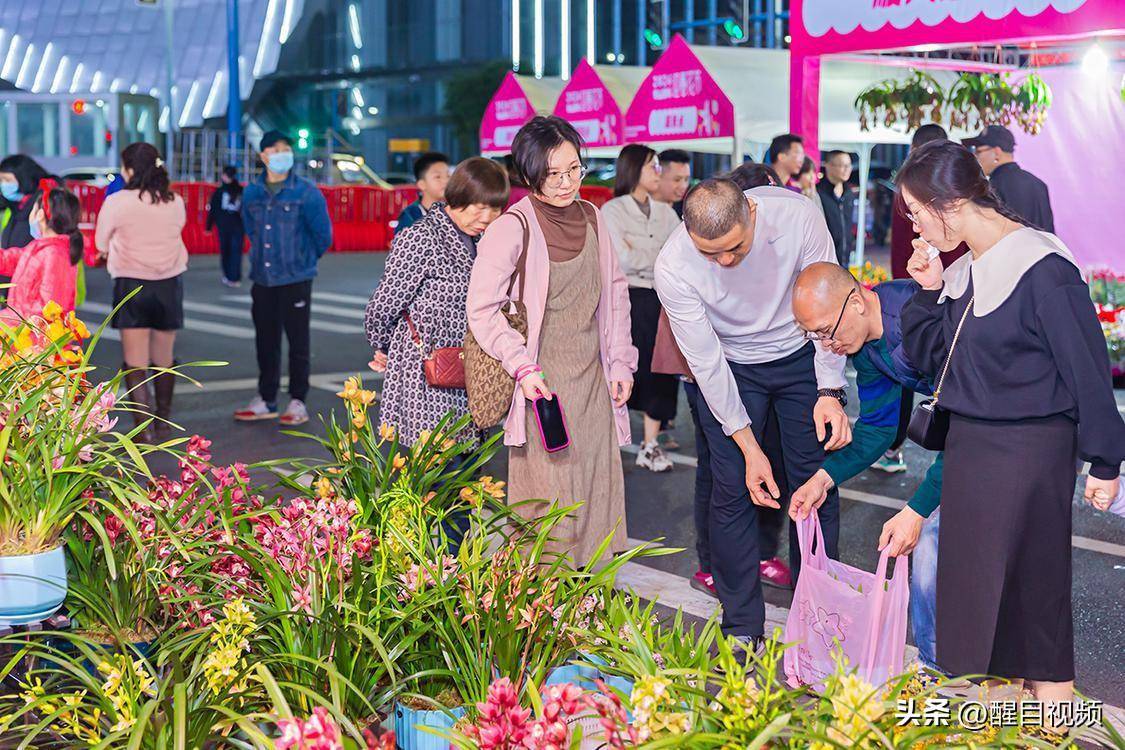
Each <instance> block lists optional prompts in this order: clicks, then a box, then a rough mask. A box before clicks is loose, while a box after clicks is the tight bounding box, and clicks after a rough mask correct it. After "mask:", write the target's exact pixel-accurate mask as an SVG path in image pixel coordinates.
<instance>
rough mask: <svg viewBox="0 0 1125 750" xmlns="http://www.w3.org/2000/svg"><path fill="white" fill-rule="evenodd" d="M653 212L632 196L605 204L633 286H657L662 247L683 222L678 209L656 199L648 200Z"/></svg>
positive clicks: (608, 225) (619, 254) (620, 257)
mask: <svg viewBox="0 0 1125 750" xmlns="http://www.w3.org/2000/svg"><path fill="white" fill-rule="evenodd" d="M648 206H649V215H648V216H645V213H644V211H642V210H641V207H640V206H639V205H638V204H637V201H636V200H635V199H634V198H633V196H631V195H622V196H621V197H619V198H614V199H613V200H611V201H609V202H608V203H606V204H605V205H604V206H602V217H604V219H605V225H606V228H607V229H608V230H609V235H610V237H611V238H612V239H613V247H614V249H616V250H617V262H618V263H619V264H620V265H621V270H622V272H624V274H625V278H627V279H628V280H629V286H633V287H639V288H642V289H652V288H653V267H654V266H655V265H656V258H657V256H658V255H660V249H661V248H662V247H664V243H665V242H666V241H667V240H668V237H669V236H671V234H672V232H673V231H675V229H676V227H678V226H679V225H680V217H678V216H676V210H675V209H674V208H672V207H671V206H670V205H668V204H667V203H661V202H660V201H658V200H656V199H655V198H649V199H648Z"/></svg>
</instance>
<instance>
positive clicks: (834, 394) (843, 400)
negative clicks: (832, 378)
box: [816, 388, 848, 406]
mask: <svg viewBox="0 0 1125 750" xmlns="http://www.w3.org/2000/svg"><path fill="white" fill-rule="evenodd" d="M816 395H817V398H821V397H823V396H828V397H829V398H834V399H836V400H837V401H839V402H840V406H847V405H848V392H847V391H845V390H844V389H843V388H821V389H820V390H818V391H817V392H816Z"/></svg>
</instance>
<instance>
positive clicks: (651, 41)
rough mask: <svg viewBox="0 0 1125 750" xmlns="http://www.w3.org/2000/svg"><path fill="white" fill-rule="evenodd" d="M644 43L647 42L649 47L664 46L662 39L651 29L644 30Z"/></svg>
mask: <svg viewBox="0 0 1125 750" xmlns="http://www.w3.org/2000/svg"><path fill="white" fill-rule="evenodd" d="M645 41H646V42H648V45H649V46H650V47H663V46H664V38H663V37H662V36H660V34H659V32H657V31H654V30H653V29H645Z"/></svg>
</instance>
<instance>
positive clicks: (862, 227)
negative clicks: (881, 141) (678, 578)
mask: <svg viewBox="0 0 1125 750" xmlns="http://www.w3.org/2000/svg"><path fill="white" fill-rule="evenodd" d="M870 171H871V144H870V143H861V144H859V201H858V202H857V206H856V208H857V209H858V213H859V216H858V219H857V220H856V223H855V265H856V266H858V267H859V268H861V269H862V268H863V255H864V253H863V251H864V248H865V246H866V244H867V175H868V173H869V172H870Z"/></svg>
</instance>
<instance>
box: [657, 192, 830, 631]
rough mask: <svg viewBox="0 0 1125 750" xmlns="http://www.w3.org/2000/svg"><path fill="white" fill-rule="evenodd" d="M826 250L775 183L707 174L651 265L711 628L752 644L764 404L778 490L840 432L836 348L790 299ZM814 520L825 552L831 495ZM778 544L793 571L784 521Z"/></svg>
mask: <svg viewBox="0 0 1125 750" xmlns="http://www.w3.org/2000/svg"><path fill="white" fill-rule="evenodd" d="M835 259H836V251H835V247H834V246H833V244H832V237H831V235H829V233H828V227H827V226H826V225H825V223H824V217H823V216H822V215H821V214H820V212H819V211H818V210H817V209H816V208H815V207H814V206H813V205H812V204H811V202H810V201H809V200H808V199H807V198H805V197H804V196H803V195H800V194H799V193H796V192H793V191H791V190H788V189H786V188H783V187H757V188H752V189H750V190H747V191H745V193H744V192H743V191H742V190H740V189H739V188H738V185H737V184H735V183H734V182H733V181H731V180H729V179H725V178H717V179H709V180H704V181H703V182H701V183H699V184H698V185H696V186H695V187H694V188H692V189H691V190H690V191H689V192H688V194H687V197H686V198H685V199H684V223H683V224H681V225H680V226H679V228H677V229H676V231H675V232H673V233H672V236H671V237H670V238H669V239H668V242H667V243H666V244H665V245H664V249H663V250H662V251H661V253H660V257H659V258H658V259H657V261H656V291H657V293H658V294H659V295H660V302H661V304H662V305H663V306H664V309H665V310H666V311H667V313H668V322H669V323H670V325H671V328H672V333H673V335H674V336H675V338H676V343H677V344H678V345H679V347H680V351H681V352H683V355H684V358H685V359H686V360H687V363H688V366H689V368H690V370H691V373H692V376H693V377H694V378H695V381H696V384H697V385H698V386H699V391H700V395H702V397H703V400H704V401H705V402H706V404H707V407H708V408H706V409H700V410H699V420H700V423H701V425H702V427H703V432H704V434H705V435H706V437H707V446H708V448H709V449H710V452H711V473H712V477H713V482H714V486H713V490H712V494H711V513H710V517H709V523H710V545H711V570H712V574H713V575H714V582H715V588H716V590H717V591H718V595H719V600H720V601H721V602H722V604H723V622H722V627H723V632H724V633H727V634H728V635H733V636H737V637H738V638H739V639H741V640H743V641H744V642H746V643H747V645H750V644H753V646H754V648H755V649H757V648H759V647H760V645H761V643H762V636H763V631H764V625H765V604H764V601H763V599H762V586H761V578H760V572H759V563H760V556H759V551H758V523H759V520H758V513H757V508H756V507H755V506H766V507H770V508H780V503H779V502H778V498H779V496H780V493H779V490H778V487H777V483H776V482H775V481H774V477H773V468H772V467H771V465H770V462H769V460H768V458H767V457H766V455H765V453H764V452H763V450H762V448H761V447H760V446H761V441H762V437H763V432H762V430H763V427H764V425H765V422H766V415H767V412H768V411H769V409H770V408H773V409H775V410H776V414H777V419H778V427H779V430H780V433H781V443H782V453H783V455H784V457H785V460H784V464H785V472H786V474H787V477H788V480H789V486H790V487H799V486H801V485H802V484H804V483H805V481H806V480H807V479H808V478H809V477H810V476H812V475H813V474H814V473H815V472H816V470H817V469H819V468H820V464H821V463H822V462H823V459H824V451H825V450H836V449H838V448H842V447H844V446H845V445H847V444H848V442H849V441H850V440H851V428H850V426H849V424H848V417H847V415H846V414H845V413H844V404H845V402H846V398H845V391H844V387H845V385H846V382H847V381H846V380H845V378H844V362H845V358H844V357H843V356H841V355H839V354H835V353H833V352H832V351H830V350H828V349H826V348H824V347H823V346H822V345H821V344H820V343H819V342H813V341H810V340H809V339H808V338H807V337H806V336H805V335H804V334H803V332H802V331H801V329H800V327H799V326H798V325H797V323H796V320H795V319H794V317H793V309H792V301H791V299H792V291H793V281H794V279H795V277H796V275H797V273H798V272H799V271H800V270H801V269H803V268H805V267H806V266H809V265H811V264H813V263H816V262H818V261H828V262H834V261H835ZM829 429H831V433H830V434H829V432H828V430H829ZM820 521H821V525H822V527H823V530H824V539H825V544H826V551H827V553H828V555H829V556H832V557H835V556H836V550H837V543H838V540H839V531H840V507H839V497H838V495H837V494H836V493H835V491H833V492H832V493H830V494H829V497H828V499H827V502H826V503H825V504H824V505H823V507H822V508H821V511H820ZM789 553H790V554H789V558H790V566H791V569H792V572H793V576H794V579H796V578H797V577H798V576H799V575H800V555H799V551H798V545H797V540H796V526H795V525H793V524H790V542H789Z"/></svg>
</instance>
